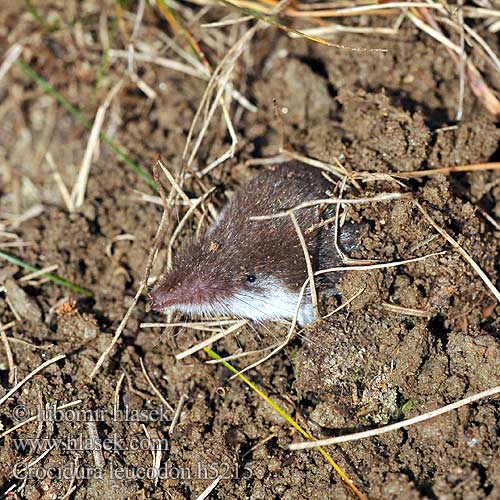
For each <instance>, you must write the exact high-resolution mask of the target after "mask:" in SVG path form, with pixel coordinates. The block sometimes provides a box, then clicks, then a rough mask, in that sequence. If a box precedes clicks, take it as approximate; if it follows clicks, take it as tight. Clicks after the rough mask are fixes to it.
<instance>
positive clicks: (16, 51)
mask: <svg viewBox="0 0 500 500" xmlns="http://www.w3.org/2000/svg"><path fill="white" fill-rule="evenodd" d="M22 52H23V46H22V45H21V44H19V43H16V44H14V45H12V47H10V48H9V50H8V51H7V52H6V54H5V58H4V60H3V63H2V65H1V66H0V81H1V80H2V78H3V77H4V76H5V75H6V74H7V73H8V71H9V69H10V68H11V66H12V65H13V64H14V63H15V62H16V61H17V59H18V57H19V56H20V55H21V54H22Z"/></svg>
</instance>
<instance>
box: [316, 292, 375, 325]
mask: <svg viewBox="0 0 500 500" xmlns="http://www.w3.org/2000/svg"><path fill="white" fill-rule="evenodd" d="M365 290H366V288H360V289H359V290H358V291H357V292H356V293H355V294H354V295H353V296H352V297H350V298H349V299H348V300H346V301H345V302H344V303H343V304H340V306H338V307H336V308H335V309H334V310H333V311H331V312H329V313H328V314H325V316H323V318H322V319H327V318H329V317H330V316H333V315H334V314H337V313H338V312H339V311H341V310H342V309H344V307H347V306H348V305H349V304H350V303H351V302H353V301H354V300H356V299H357V298H358V297H359V296H360V295H361V294H362V293H363V292H364V291H365Z"/></svg>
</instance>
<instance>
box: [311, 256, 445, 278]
mask: <svg viewBox="0 0 500 500" xmlns="http://www.w3.org/2000/svg"><path fill="white" fill-rule="evenodd" d="M445 253H446V251H442V252H435V253H430V254H428V255H423V256H422V257H414V258H413V259H407V260H398V261H395V262H384V263H381V264H368V265H361V266H338V267H330V268H329V269H321V270H320V271H316V272H315V273H314V275H315V276H321V275H322V274H327V273H333V272H340V271H372V270H373V269H388V268H390V267H398V266H403V265H405V264H411V263H412V262H420V261H421V260H425V259H429V258H431V257H435V256H436V255H444V254H445Z"/></svg>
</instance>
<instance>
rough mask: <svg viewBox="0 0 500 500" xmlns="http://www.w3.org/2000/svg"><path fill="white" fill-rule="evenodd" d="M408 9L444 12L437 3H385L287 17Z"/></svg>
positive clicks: (342, 14) (303, 12)
mask: <svg viewBox="0 0 500 500" xmlns="http://www.w3.org/2000/svg"><path fill="white" fill-rule="evenodd" d="M410 7H414V8H418V7H427V8H429V9H436V10H439V11H442V12H446V11H445V7H444V6H443V5H441V4H438V3H428V2H387V3H383V4H378V5H377V4H370V5H359V6H355V7H347V8H344V9H325V10H307V11H301V10H294V11H292V10H289V11H287V15H289V16H290V17H305V18H315V17H350V16H359V15H361V14H373V13H376V12H377V11H386V10H391V11H392V10H394V9H405V10H406V9H409V8H410Z"/></svg>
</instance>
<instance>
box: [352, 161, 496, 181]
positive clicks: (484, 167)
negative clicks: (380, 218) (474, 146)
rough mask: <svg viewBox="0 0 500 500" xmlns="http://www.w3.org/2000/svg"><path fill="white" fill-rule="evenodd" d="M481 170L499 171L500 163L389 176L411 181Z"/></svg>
mask: <svg viewBox="0 0 500 500" xmlns="http://www.w3.org/2000/svg"><path fill="white" fill-rule="evenodd" d="M483 170H500V162H491V163H475V164H472V165H457V166H455V167H441V168H432V169H430V170H416V171H415V172H398V173H395V174H390V175H391V176H393V177H398V178H402V179H411V178H415V177H427V176H432V175H438V174H453V173H457V172H478V171H483ZM358 175H359V177H362V176H363V173H362V172H361V173H359V174H357V175H356V176H358Z"/></svg>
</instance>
